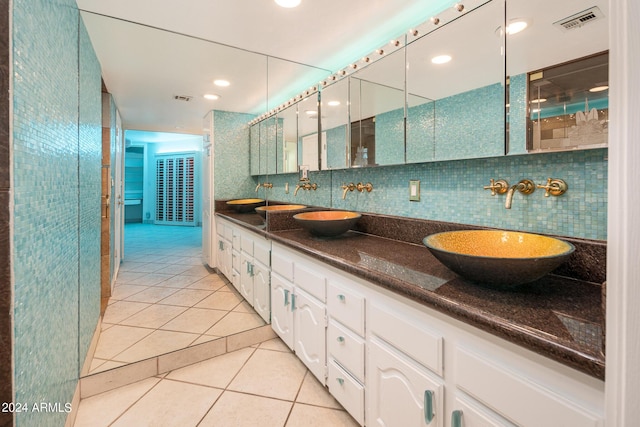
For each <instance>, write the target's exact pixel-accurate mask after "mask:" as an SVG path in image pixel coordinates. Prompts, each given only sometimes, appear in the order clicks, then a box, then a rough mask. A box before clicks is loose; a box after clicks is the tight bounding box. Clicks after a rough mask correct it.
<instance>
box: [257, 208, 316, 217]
mask: <svg viewBox="0 0 640 427" xmlns="http://www.w3.org/2000/svg"><path fill="white" fill-rule="evenodd" d="M304 208H306V206H305V205H269V206H259V207H257V208H256V212H258V213H259V214H260V215H262V217H266V216H267V212H291V211H299V210H302V209H304Z"/></svg>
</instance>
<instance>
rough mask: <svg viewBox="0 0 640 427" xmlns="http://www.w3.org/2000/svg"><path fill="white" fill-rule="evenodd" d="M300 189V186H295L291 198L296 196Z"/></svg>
mask: <svg viewBox="0 0 640 427" xmlns="http://www.w3.org/2000/svg"><path fill="white" fill-rule="evenodd" d="M301 188H302V186H301V185H300V184H296V189H295V191H294V192H293V197H296V195H297V194H298V190H299V189H301Z"/></svg>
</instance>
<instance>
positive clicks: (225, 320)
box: [74, 224, 357, 427]
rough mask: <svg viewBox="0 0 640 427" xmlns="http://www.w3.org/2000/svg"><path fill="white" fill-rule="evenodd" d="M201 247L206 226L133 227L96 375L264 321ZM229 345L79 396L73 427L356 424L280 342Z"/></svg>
mask: <svg viewBox="0 0 640 427" xmlns="http://www.w3.org/2000/svg"><path fill="white" fill-rule="evenodd" d="M200 252H201V229H200V228H191V227H172V226H154V225H143V224H127V225H126V227H125V261H124V262H123V263H122V265H121V267H120V273H119V275H118V278H117V281H116V286H115V290H114V295H113V296H112V298H111V299H110V301H109V305H108V307H107V310H106V312H105V315H104V318H103V322H102V333H101V336H100V339H99V341H98V344H97V348H96V352H95V355H94V358H93V361H92V363H91V370H90V374H98V376H99V375H112V376H117V375H120V376H122V375H127V372H128V371H125V370H123V369H124V368H122V369H114V368H121V367H124V366H125V365H128V364H130V363H134V362H137V361H140V360H143V359H148V358H153V357H154V356H158V355H160V354H162V353H167V352H171V351H174V350H177V349H179V348H182V347H189V346H194V345H196V344H201V343H204V342H206V341H211V340H215V339H216V338H219V337H223V336H229V335H233V334H239V335H242V334H241V333H242V332H243V331H247V330H249V329H253V328H256V327H259V326H262V325H264V322H263V321H262V319H261V318H260V317H259V316H258V315H257V314H255V312H253V309H252V308H251V307H250V306H249V305H247V304H246V303H245V302H244V300H243V299H242V297H241V296H240V295H239V294H238V293H237V292H236V291H235V289H233V287H232V286H231V285H230V284H228V282H227V281H226V280H225V279H223V278H221V277H219V276H218V275H217V274H216V273H214V272H212V271H211V270H209V269H207V268H205V267H204V266H203V264H202V261H201V259H200ZM228 348H229V346H227V350H226V351H228V352H224V351H223V352H222V353H224V354H221V355H218V356H217V357H212V358H208V359H206V360H203V361H200V362H198V363H193V364H190V365H188V366H185V365H187V364H186V363H184V364H182V366H181V367H179V368H177V369H173V370H171V371H170V372H167V373H164V374H157V375H154V376H151V377H149V378H146V379H143V380H140V381H136V382H134V383H132V384H129V385H125V386H122V387H118V388H115V389H113V390H110V391H106V392H102V393H98V394H95V395H91V396H90V397H87V398H84V399H82V400H81V402H80V405H79V407H78V409H77V415H76V421H75V424H74V426H75V427H84V426H90V427H98V426H133V425H135V426H154V427H156V426H167V427H173V426H181V427H183V426H184V427H189V426H194V427H195V426H216V427H218V426H247V427H249V426H251V427H253V426H256V425H260V426H266V427H271V426H273V427H282V426H287V427H292V426H302V425H305V426H332V427H333V426H337V427H339V426H357V423H356V422H355V421H354V420H353V419H352V418H351V417H350V416H349V415H348V414H347V413H346V412H345V411H344V410H343V409H342V407H341V406H340V404H338V403H337V402H336V401H335V400H334V399H333V398H332V397H331V396H330V394H329V393H328V392H327V390H326V389H325V388H324V387H323V386H322V385H321V384H320V383H319V382H318V380H317V379H316V378H315V377H314V376H313V375H312V374H311V373H310V372H309V371H308V370H307V369H306V368H305V366H304V365H303V364H302V363H301V362H300V361H299V360H298V359H297V357H296V356H295V355H294V354H293V353H292V352H291V351H290V350H289V349H288V348H287V347H286V346H285V345H284V343H282V341H281V340H280V339H278V338H276V339H271V340H268V341H265V342H262V343H260V344H256V345H253V346H250V347H245V348H240V349H237V350H234V351H231V350H228ZM216 354H220V353H216ZM108 370H111V371H109V372H107V371H108ZM119 371H120V372H121V373H118V372H119ZM104 378H109V377H104ZM106 381H112V380H106ZM116 382H117V381H116ZM83 387H84V386H83ZM92 387H93V386H92ZM86 388H89V387H86ZM90 394H93V393H90Z"/></svg>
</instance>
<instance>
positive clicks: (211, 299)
mask: <svg viewBox="0 0 640 427" xmlns="http://www.w3.org/2000/svg"><path fill="white" fill-rule="evenodd" d="M201 233H202V229H201V228H200V227H179V226H166V225H149V224H127V225H126V226H125V251H124V254H125V258H124V262H123V263H122V264H121V266H120V272H119V274H118V277H117V280H116V284H115V288H114V291H113V295H112V297H111V298H110V300H109V305H108V306H107V309H106V312H105V314H104V317H103V320H102V332H101V334H100V339H99V341H98V345H97V348H96V352H95V354H94V358H93V361H92V364H91V368H90V371H89V373H90V374H93V373H96V372H100V371H104V370H107V369H111V368H114V367H118V366H122V365H125V364H127V363H132V362H136V361H139V360H143V359H147V358H149V357H153V356H158V355H160V354H165V353H168V352H171V351H175V350H178V349H180V348H185V347H188V346H192V345H195V344H200V343H203V342H206V341H211V340H213V339H216V338H219V337H226V336H229V335H232V334H236V333H239V332H242V331H247V330H250V329H253V328H256V327H259V326H263V325H264V324H265V323H264V321H263V320H262V319H261V318H260V316H258V315H257V314H256V313H255V312H254V311H253V309H252V308H251V307H250V306H249V305H248V304H246V303H245V302H244V300H243V299H242V297H241V296H240V295H239V294H238V293H237V292H236V291H235V289H233V287H232V286H231V285H227V284H226V282H225V280H224V279H222V278H221V277H219V276H218V275H217V274H216V273H215V272H213V270H211V269H208V268H206V267H205V266H204V265H203V263H202V260H201V252H202V250H201V246H202V243H201V242H202V236H201Z"/></svg>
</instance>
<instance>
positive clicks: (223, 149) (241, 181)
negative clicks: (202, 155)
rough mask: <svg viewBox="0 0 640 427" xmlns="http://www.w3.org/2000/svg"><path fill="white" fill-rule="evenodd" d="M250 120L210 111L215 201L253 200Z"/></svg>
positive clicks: (240, 115)
mask: <svg viewBox="0 0 640 427" xmlns="http://www.w3.org/2000/svg"><path fill="white" fill-rule="evenodd" d="M253 118H254V116H253V115H251V114H241V113H232V112H228V111H214V112H213V135H212V143H213V146H214V150H215V151H214V156H215V158H214V167H215V170H214V174H215V176H214V186H215V189H214V194H215V198H216V199H232V198H236V197H256V196H255V192H254V190H255V186H256V184H255V183H254V182H255V181H254V180H253V179H252V178H251V176H250V173H249V122H250V121H251V120H253ZM274 129H275V127H274ZM274 142H275V139H274ZM252 193H253V195H252Z"/></svg>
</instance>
